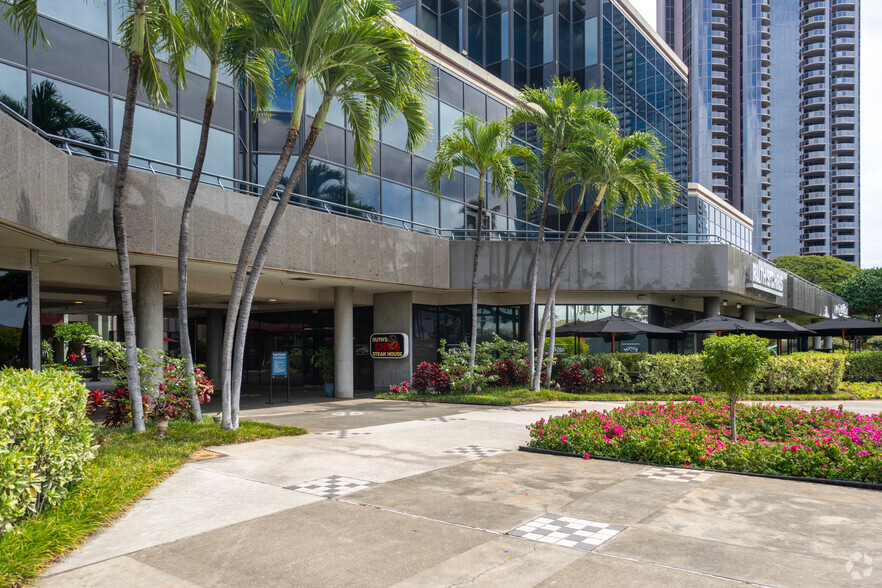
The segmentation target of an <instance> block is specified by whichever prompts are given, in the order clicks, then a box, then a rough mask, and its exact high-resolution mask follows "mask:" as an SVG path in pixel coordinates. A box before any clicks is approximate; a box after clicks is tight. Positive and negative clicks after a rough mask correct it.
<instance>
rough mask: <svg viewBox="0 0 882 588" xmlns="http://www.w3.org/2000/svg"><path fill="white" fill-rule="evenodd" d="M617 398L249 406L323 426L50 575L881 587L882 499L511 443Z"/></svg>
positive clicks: (156, 504) (197, 478) (169, 485)
mask: <svg viewBox="0 0 882 588" xmlns="http://www.w3.org/2000/svg"><path fill="white" fill-rule="evenodd" d="M837 404H838V403H837ZM615 405H616V403H593V402H591V403H546V404H541V405H528V406H520V407H509V408H492V407H473V406H464V405H438V404H415V403H404V402H395V401H382V400H350V401H329V402H319V403H312V404H298V405H289V406H280V407H267V408H259V409H256V410H251V411H248V413H247V414H244V415H243V416H244V418H248V419H255V420H265V421H271V422H277V423H284V424H295V425H299V426H303V427H306V428H307V429H308V430H310V431H311V434H309V435H304V436H301V437H290V438H282V439H272V440H267V441H260V442H256V443H248V444H244V445H235V446H224V447H219V448H215V449H216V451H218V452H219V453H221V454H222V456H221V457H218V458H216V459H212V460H208V461H200V462H195V463H190V464H187V465H186V466H184V467H183V468H182V469H181V470H180V471H179V472H177V473H176V474H174V475H173V476H172V477H170V478H169V479H168V480H166V481H165V482H163V483H162V484H161V485H160V486H159V487H157V488H156V489H155V490H154V491H153V492H151V493H150V494H149V495H148V496H147V497H145V498H144V499H143V500H141V501H139V502H138V503H137V504H136V506H135V507H134V508H133V509H132V511H130V512H129V513H128V514H127V515H126V516H125V517H123V518H122V519H120V520H119V521H118V522H117V523H116V524H114V525H113V526H111V527H109V528H108V529H106V530H104V531H102V532H100V533H98V534H97V535H95V536H94V537H93V538H92V539H90V540H89V541H88V542H87V543H86V544H85V545H84V546H83V547H82V548H81V549H80V550H78V551H77V552H75V553H73V554H71V555H70V556H69V557H68V558H66V559H65V560H63V561H61V562H60V563H58V564H56V565H55V566H53V567H52V568H51V569H50V570H49V571H48V573H47V575H46V576H45V577H44V578H43V579H42V581H41V582H40V585H43V586H119V585H121V584H127V585H131V586H453V585H459V584H470V585H475V586H499V585H507V586H510V587H515V586H581V585H587V584H591V585H593V584H602V583H614V584H617V585H634V586H637V585H647V584H650V585H662V586H666V585H670V586H707V585H711V586H715V585H731V584H732V583H733V582H742V583H743V582H746V583H753V584H759V585H772V586H807V585H823V584H826V585H833V586H844V585H852V584H853V585H856V586H871V585H882V535H880V532H879V529H882V492H874V491H868V490H858V489H850V488H839V487H831V486H821V485H815V484H808V483H800V482H787V481H778V480H767V479H759V478H750V477H744V476H736V475H729V474H711V475H706V476H696V474H697V473H690V472H688V471H684V470H673V471H665V470H663V471H657V470H654V469H651V468H647V467H646V466H639V465H632V464H620V463H612V462H603V461H597V460H590V461H586V460H578V459H572V458H562V457H551V456H545V455H538V454H531V453H524V452H518V451H516V449H517V447H518V446H519V445H522V444H524V443H525V442H526V440H527V431H526V428H525V426H526V425H527V424H528V423H530V422H533V421H535V420H537V419H538V418H540V417H548V416H549V415H551V414H562V413H565V412H567V411H568V410H572V409H579V410H581V409H582V408H587V409H589V410H597V409H603V408H611V407H612V406H615ZM849 408H851V405H850V404H849ZM855 408H859V409H860V410H861V412H865V411H866V412H879V411H880V410H882V402H875V403H874V402H864V403H861V404H860V405H858V404H855ZM537 519H538V522H537ZM873 560H875V566H876V568H878V569H877V570H876V573H873V565H874V564H873Z"/></svg>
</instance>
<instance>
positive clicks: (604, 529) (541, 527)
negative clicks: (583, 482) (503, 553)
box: [508, 514, 627, 551]
mask: <svg viewBox="0 0 882 588" xmlns="http://www.w3.org/2000/svg"><path fill="white" fill-rule="evenodd" d="M626 528H627V527H623V526H622V525H610V524H608V523H598V522H596V521H586V520H584V519H576V518H573V517H565V516H563V515H556V514H545V515H542V516H541V517H539V518H536V519H533V520H532V521H530V522H529V523H527V524H525V525H521V526H520V527H517V528H516V529H512V530H511V531H509V532H508V534H509V535H511V536H513V537H523V538H524V539H531V540H533V541H538V542H540V543H551V544H554V545H561V546H563V547H572V548H574V549H583V550H585V551H591V550H592V549H594V548H595V547H597V546H598V545H601V544H602V543H603V542H604V541H607V540H609V539H610V538H612V537H615V536H616V535H618V534H619V533H620V532H622V531H623V530H625V529H626Z"/></svg>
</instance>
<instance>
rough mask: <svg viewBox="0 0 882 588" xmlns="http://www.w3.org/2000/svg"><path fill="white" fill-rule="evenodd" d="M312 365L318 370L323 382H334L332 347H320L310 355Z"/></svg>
mask: <svg viewBox="0 0 882 588" xmlns="http://www.w3.org/2000/svg"><path fill="white" fill-rule="evenodd" d="M311 361H312V365H314V366H315V367H316V369H317V370H318V371H319V376H320V377H321V379H322V382H324V383H325V384H333V383H334V349H333V348H332V347H322V348H321V349H319V350H318V351H317V352H316V353H315V355H313V356H312V360H311Z"/></svg>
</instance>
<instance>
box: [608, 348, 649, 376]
mask: <svg viewBox="0 0 882 588" xmlns="http://www.w3.org/2000/svg"><path fill="white" fill-rule="evenodd" d="M647 355H649V354H648V353H646V352H640V353H614V354H613V357H615V358H616V359H618V360H619V361H620V362H622V365H623V366H625V369H626V370H628V371H629V372H636V371H637V364H638V363H640V360H641V359H643V358H644V357H646V356H647Z"/></svg>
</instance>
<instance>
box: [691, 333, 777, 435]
mask: <svg viewBox="0 0 882 588" xmlns="http://www.w3.org/2000/svg"><path fill="white" fill-rule="evenodd" d="M701 357H702V362H703V363H704V372H705V376H706V377H707V379H708V381H709V382H710V383H711V384H712V385H714V386H716V387H717V388H719V389H720V390H722V391H723V392H725V393H726V394H727V395H728V396H729V411H730V412H729V427H730V434H731V437H732V440H733V441H734V440H735V439H736V438H737V437H736V430H735V427H736V422H735V407H736V404H737V403H738V399H739V398H740V397H741V396H742V395H743V394H750V393H751V392H752V390H753V386H754V384H755V383H756V382H757V381H758V380H759V379H760V376H762V373H763V369H764V368H765V365H766V362H768V360H769V352H768V350H767V348H766V340H765V339H762V338H761V337H757V336H756V335H727V336H725V337H713V338H710V339H708V340H706V341H705V342H704V353H703V354H702V356H701Z"/></svg>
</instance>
